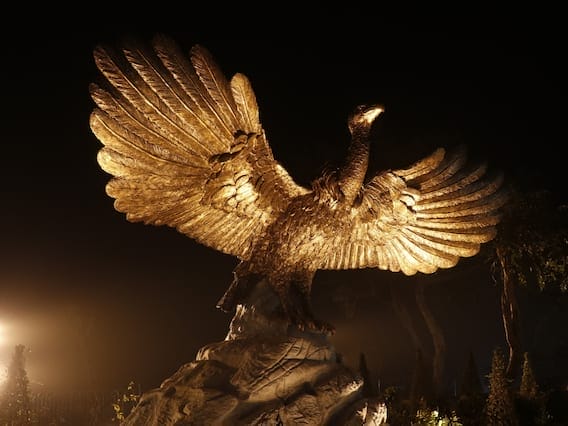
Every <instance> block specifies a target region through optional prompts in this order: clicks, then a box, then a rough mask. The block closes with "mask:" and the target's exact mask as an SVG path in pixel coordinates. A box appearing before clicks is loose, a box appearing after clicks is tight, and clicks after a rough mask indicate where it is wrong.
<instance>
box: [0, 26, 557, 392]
mask: <svg viewBox="0 0 568 426" xmlns="http://www.w3.org/2000/svg"><path fill="white" fill-rule="evenodd" d="M532 19H533V20H538V19H540V18H539V17H533V18H532ZM333 22H334V21H331V20H328V21H325V22H320V24H321V25H322V29H321V30H319V31H305V32H302V31H296V33H295V34H294V35H290V34H288V35H287V36H286V37H283V35H282V33H281V32H279V31H277V30H276V29H274V30H273V31H271V32H267V31H259V33H260V35H258V34H257V36H256V37H244V36H242V37H241V36H235V35H234V34H227V35H219V34H218V33H216V32H215V31H214V30H213V29H212V28H206V25H204V28H196V27H191V28H187V27H182V26H179V27H176V26H173V25H172V26H166V25H156V26H150V25H146V26H145V27H143V29H140V28H137V27H135V26H134V25H131V26H128V25H123V26H119V25H117V24H113V25H107V26H104V25H97V24H92V25H91V24H89V25H85V26H84V27H81V28H72V29H70V30H69V31H67V30H66V28H65V27H64V26H63V27H57V26H56V25H54V26H52V27H50V28H39V27H37V28H34V29H33V30H29V31H28V32H26V33H25V34H20V35H16V36H15V37H14V35H13V34H12V36H11V37H10V38H9V40H11V42H10V43H7V46H5V49H6V50H5V51H4V53H3V55H4V59H3V62H4V64H5V65H4V66H3V67H2V71H1V72H2V78H3V81H4V85H3V90H2V98H3V104H4V107H5V111H4V113H3V114H2V121H1V123H2V128H3V145H2V150H3V157H2V158H3V162H2V167H1V168H0V170H1V172H0V173H1V174H2V182H3V189H2V198H1V200H2V221H1V225H0V226H1V227H2V230H1V231H2V240H1V244H0V339H1V340H0V366H5V365H6V364H7V363H8V362H9V359H10V356H11V354H12V351H13V348H14V346H15V345H16V344H18V343H21V344H24V345H26V346H27V347H28V349H29V350H30V352H28V353H27V366H28V375H29V378H30V380H31V382H32V384H33V385H34V386H38V387H41V388H45V389H49V390H62V391H63V390H68V389H69V388H84V389H95V390H104V391H108V390H113V389H116V388H123V387H125V386H126V384H127V383H128V382H129V381H130V380H134V381H136V382H137V383H138V384H140V385H141V387H142V389H149V388H151V387H156V386H158V385H159V384H160V382H161V381H162V380H163V379H165V378H166V377H168V376H169V375H171V374H172V373H173V372H175V371H176V370H177V368H178V367H180V366H181V365H182V364H184V363H186V362H188V361H191V360H192V359H193V358H194V356H195V354H196V352H197V350H198V349H199V348H200V347H202V346H204V345H205V344H207V343H210V342H214V341H218V340H222V339H223V338H224V337H225V334H226V331H227V325H228V322H229V320H230V315H228V314H225V313H223V312H221V311H219V310H217V309H216V308H215V303H216V302H217V300H218V299H219V297H220V296H221V295H222V294H223V292H224V291H225V289H226V287H227V286H228V285H229V283H230V280H231V278H232V275H231V271H232V268H233V267H234V266H235V265H236V259H234V258H232V257H230V256H227V255H223V254H220V253H218V252H215V251H213V250H211V249H208V248H205V247H203V246H200V245H197V244H196V243H194V242H193V241H191V240H190V239H188V238H187V237H185V236H183V235H181V234H179V233H177V232H176V231H175V230H173V229H170V228H159V227H149V226H145V225H142V224H133V223H128V222H127V221H126V219H125V217H124V215H123V214H121V213H118V212H116V211H115V210H114V209H113V206H112V201H113V200H112V199H111V198H110V197H108V196H107V195H106V194H105V191H104V186H105V184H106V182H107V181H108V180H109V176H108V175H107V174H105V173H104V172H103V171H102V170H101V169H100V167H99V166H98V164H97V163H96V153H97V151H98V149H99V148H100V147H101V145H100V143H99V142H98V141H97V140H96V138H95V137H94V135H93V134H92V133H91V131H90V129H89V114H90V112H91V110H92V108H93V106H94V104H93V102H92V101H91V99H90V97H89V92H88V86H89V83H90V82H92V81H94V80H95V79H97V78H98V73H97V69H96V66H95V64H94V61H93V59H92V51H93V48H94V47H95V45H96V44H98V43H111V44H112V43H115V42H118V41H119V40H120V38H121V37H122V36H126V35H135V36H137V37H140V38H142V39H149V38H150V37H151V35H152V34H154V33H155V32H164V33H166V34H168V35H170V36H172V37H173V38H174V39H176V40H177V41H178V42H180V44H181V45H182V46H183V48H184V49H185V50H186V51H188V50H189V48H190V46H191V45H192V44H194V43H200V44H202V45H204V46H205V47H207V48H208V49H209V50H210V51H211V52H212V54H213V55H214V57H215V58H216V59H217V61H218V62H219V63H220V65H221V67H222V69H223V70H224V71H225V73H226V74H227V75H229V76H230V75H232V74H234V73H235V72H242V73H244V74H246V75H247V76H248V77H249V78H250V80H251V83H252V86H253V88H254V90H255V92H256V95H257V100H258V103H259V106H260V112H261V121H262V123H263V126H264V128H265V130H266V133H267V137H268V139H269V142H270V143H271V145H272V147H273V152H274V156H275V158H276V159H277V160H279V161H280V162H281V163H282V164H283V165H284V166H285V167H286V168H287V169H288V170H289V171H290V173H291V175H292V176H293V177H294V178H295V179H296V180H297V182H299V183H302V184H308V183H309V181H310V180H311V179H312V178H314V177H315V176H317V175H318V174H319V172H320V171H321V170H322V169H324V168H326V167H333V166H334V165H338V164H339V162H340V161H341V160H342V159H343V157H344V154H345V152H346V149H347V143H348V140H349V135H348V132H347V127H346V119H347V114H348V113H349V112H350V111H351V109H352V108H353V107H354V106H355V105H356V104H358V103H362V102H380V103H383V104H384V105H385V107H386V112H385V113H384V115H383V116H381V118H379V120H378V123H377V126H376V128H375V132H374V134H375V139H376V141H377V142H376V143H375V144H374V145H373V146H372V148H371V149H372V153H371V155H372V160H371V165H370V167H371V168H385V167H388V168H397V167H401V166H405V165H409V164H410V163H412V162H414V161H415V160H417V159H419V158H421V157H422V156H424V155H426V154H428V153H429V152H430V151H431V150H432V149H434V148H435V147H438V146H453V145H456V144H458V143H465V144H466V145H468V146H469V148H470V151H471V155H472V157H473V158H481V159H487V160H488V161H489V164H490V166H491V167H495V168H499V169H502V170H504V171H505V173H506V176H515V178H516V179H519V180H520V181H521V182H523V183H524V184H527V185H531V186H535V187H548V188H550V189H553V190H554V191H556V193H557V194H559V197H561V198H564V199H565V195H566V193H565V189H564V183H565V178H564V169H563V167H564V164H565V161H564V159H563V158H562V155H561V145H562V140H563V136H564V133H560V132H559V131H558V125H559V123H560V122H561V121H560V109H559V105H560V100H559V95H558V92H557V88H558V86H559V81H560V79H559V74H560V71H559V68H558V64H559V56H558V54H559V51H558V50H556V46H557V41H556V39H555V38H554V34H555V28H554V26H553V25H551V26H549V27H546V30H545V31H542V30H538V31H536V30H535V27H534V26H531V25H529V24H530V23H533V24H534V23H535V21H526V20H515V21H512V22H502V21H491V20H489V19H488V20H486V21H475V22H473V21H472V22H470V21H468V22H465V21H464V22H462V21H459V20H455V21H453V22H445V23H444V25H429V24H428V23H420V22H418V23H415V22H405V23H404V24H395V23H394V22H391V23H390V24H385V23H382V24H380V25H378V24H377V25H376V27H373V28H368V30H367V31H368V34H367V31H364V32H348V31H347V30H341V29H338V27H336V26H335V25H334V23H333ZM539 22H540V21H539ZM326 23H327V24H326ZM540 23H541V24H542V22H540ZM544 24H546V21H545V22H544ZM100 27H103V28H100ZM296 30H298V28H296ZM423 283H425V284H426V285H428V287H427V289H426V296H427V300H428V302H429V304H430V308H431V310H432V311H433V313H434V314H435V316H436V318H437V319H439V322H440V325H441V327H442V328H443V330H444V333H445V337H446V344H447V348H448V353H447V357H446V359H447V365H446V372H445V382H446V384H447V386H448V387H451V386H452V385H453V383H455V380H456V379H457V378H459V375H460V374H461V372H462V369H463V367H464V366H465V364H466V361H467V356H468V353H469V350H473V352H474V355H475V356H476V358H477V362H478V365H479V368H480V373H481V374H482V375H485V374H487V372H488V370H489V364H490V355H491V351H492V350H493V348H495V347H496V346H498V345H500V346H504V344H505V343H504V338H503V331H502V325H501V322H500V313H499V303H498V302H499V301H498V291H497V289H496V288H495V285H494V284H493V282H492V281H491V277H490V274H489V269H488V265H486V264H484V263H483V260H482V258H481V256H480V257H476V258H473V259H467V260H464V261H462V262H460V264H459V265H458V266H457V267H456V268H454V269H452V270H448V271H440V272H439V273H437V274H435V275H433V276H423V275H417V276H415V277H412V278H407V277H404V276H403V275H402V274H400V276H399V275H398V274H393V273H390V272H382V271H378V270H362V271H340V272H329V271H328V272H321V273H318V274H317V275H316V278H315V281H314V287H313V292H314V294H313V300H314V305H315V310H316V314H317V315H318V316H320V317H323V318H325V319H327V320H329V321H331V322H332V323H333V324H335V325H336V327H337V334H336V335H335V336H334V337H333V338H332V341H333V343H334V344H336V346H337V349H338V351H339V352H340V353H342V354H343V356H344V360H345V361H346V362H347V363H349V364H350V365H353V366H355V367H356V366H357V363H358V358H359V354H360V353H365V355H366V358H367V363H368V365H369V368H370V369H371V370H372V371H373V372H374V374H375V375H376V376H377V378H378V379H380V380H381V383H382V386H387V385H395V384H404V383H406V382H407V381H408V380H409V379H410V376H411V374H412V368H413V367H414V358H415V352H416V347H415V346H414V344H413V342H412V339H411V336H410V335H409V333H408V332H407V330H406V329H405V328H404V327H403V326H402V324H401V321H400V319H399V317H397V315H396V313H395V312H394V310H393V309H392V299H391V288H392V287H404V290H403V291H402V292H400V293H399V297H401V301H402V302H403V303H404V304H405V306H407V308H408V310H409V311H410V312H411V313H412V315H413V319H414V323H415V332H416V333H417V334H418V336H419V337H420V339H421V341H422V343H423V346H424V347H423V349H424V350H425V352H426V353H429V352H431V340H429V339H430V337H429V335H428V333H427V330H426V328H425V325H424V320H423V319H422V318H421V317H420V315H419V313H418V311H417V309H416V306H415V301H414V294H413V291H412V286H413V285H420V284H423ZM536 293H537V292H536V291H533V290H520V298H521V312H522V314H523V318H522V320H523V333H524V341H525V345H526V349H529V350H531V351H532V352H531V353H533V354H534V355H533V358H534V368H535V371H536V373H537V375H538V376H539V377H540V378H541V379H542V380H548V381H551V382H554V381H558V380H564V381H565V380H566V379H565V378H566V371H565V368H566V367H561V366H560V365H559V361H560V360H562V359H565V357H566V354H567V353H568V335H567V333H566V331H565V327H564V324H565V321H566V319H568V311H567V301H566V297H565V296H563V297H558V296H557V295H554V294H536ZM561 368H564V370H561Z"/></svg>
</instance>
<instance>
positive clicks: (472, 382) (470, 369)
mask: <svg viewBox="0 0 568 426" xmlns="http://www.w3.org/2000/svg"><path fill="white" fill-rule="evenodd" d="M482 392H483V389H482V388H481V380H479V371H478V370H477V365H476V363H475V358H474V357H473V352H471V351H470V352H469V357H468V360H467V365H466V367H465V371H464V373H463V377H462V380H461V383H460V388H459V395H460V396H465V397H469V398H471V397H475V396H478V395H481V394H482Z"/></svg>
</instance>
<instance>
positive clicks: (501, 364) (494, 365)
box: [485, 348, 518, 426]
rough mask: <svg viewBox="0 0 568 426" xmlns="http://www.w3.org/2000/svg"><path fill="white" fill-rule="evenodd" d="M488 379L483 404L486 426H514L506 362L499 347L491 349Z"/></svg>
mask: <svg viewBox="0 0 568 426" xmlns="http://www.w3.org/2000/svg"><path fill="white" fill-rule="evenodd" d="M487 378H488V379H489V394H488V395H487V401H486V405H485V417H486V423H485V424H486V425H487V426H497V425H498V426H514V425H517V424H518V422H517V419H516V415H515V404H514V400H513V395H512V392H511V388H510V383H509V380H508V379H507V376H506V362H505V357H504V355H503V352H502V351H501V349H500V348H497V349H495V350H494V351H493V359H492V361H491V372H490V373H489V375H488V376H487Z"/></svg>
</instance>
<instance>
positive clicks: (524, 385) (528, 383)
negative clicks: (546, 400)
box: [519, 352, 539, 400]
mask: <svg viewBox="0 0 568 426" xmlns="http://www.w3.org/2000/svg"><path fill="white" fill-rule="evenodd" d="M538 394H539V390H538V384H537V383H536V378H535V376H534V373H533V370H532V367H531V364H530V361H529V354H528V352H525V353H524V354H523V373H522V376H521V386H520V388H519V395H520V396H521V398H525V399H528V400H534V399H536V398H537V397H538Z"/></svg>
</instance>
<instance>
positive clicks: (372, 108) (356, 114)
mask: <svg viewBox="0 0 568 426" xmlns="http://www.w3.org/2000/svg"><path fill="white" fill-rule="evenodd" d="M383 111H384V108H383V106H382V105H378V104H372V105H359V106H357V107H356V108H355V109H354V110H353V112H352V113H351V114H350V115H349V119H348V121H347V125H348V126H349V131H350V132H351V134H353V133H354V132H355V130H356V129H361V128H363V129H369V128H371V125H372V124H373V122H374V121H375V119H376V118H377V117H378V116H379V114H380V113H381V112H383Z"/></svg>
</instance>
